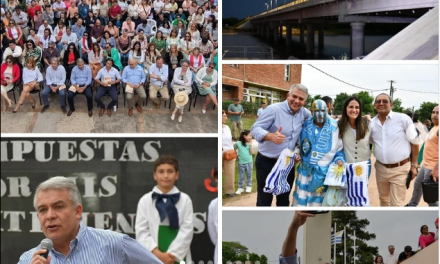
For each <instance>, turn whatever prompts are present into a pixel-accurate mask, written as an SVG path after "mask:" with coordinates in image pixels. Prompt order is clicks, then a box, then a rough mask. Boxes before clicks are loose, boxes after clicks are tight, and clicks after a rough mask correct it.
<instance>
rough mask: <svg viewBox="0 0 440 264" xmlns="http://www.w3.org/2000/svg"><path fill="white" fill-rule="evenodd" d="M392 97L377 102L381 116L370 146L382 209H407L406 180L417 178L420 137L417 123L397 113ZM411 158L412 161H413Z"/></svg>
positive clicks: (375, 123) (373, 126) (384, 96)
mask: <svg viewBox="0 0 440 264" xmlns="http://www.w3.org/2000/svg"><path fill="white" fill-rule="evenodd" d="M392 107H393V103H392V100H391V98H390V96H389V95H388V94H385V93H382V94H379V95H378V96H377V97H376V99H375V101H374V108H375V109H376V111H377V113H378V114H377V116H376V117H374V118H373V119H372V121H371V136H370V142H371V143H373V144H374V157H375V158H376V163H375V166H374V167H375V169H376V181H377V189H378V192H379V199H380V205H381V206H390V205H391V206H403V205H405V204H404V202H405V197H406V178H407V175H408V172H409V171H411V173H412V178H413V179H414V178H415V177H416V176H417V169H416V167H417V156H418V154H419V145H418V144H420V143H419V136H418V134H417V131H416V128H415V126H414V123H413V121H412V120H411V118H409V117H408V116H407V115H405V114H401V113H394V112H393V111H391V108H392ZM410 155H411V157H410Z"/></svg>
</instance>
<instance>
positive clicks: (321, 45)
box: [318, 25, 324, 53]
mask: <svg viewBox="0 0 440 264" xmlns="http://www.w3.org/2000/svg"><path fill="white" fill-rule="evenodd" d="M323 50H324V25H319V35H318V51H319V53H322V52H323Z"/></svg>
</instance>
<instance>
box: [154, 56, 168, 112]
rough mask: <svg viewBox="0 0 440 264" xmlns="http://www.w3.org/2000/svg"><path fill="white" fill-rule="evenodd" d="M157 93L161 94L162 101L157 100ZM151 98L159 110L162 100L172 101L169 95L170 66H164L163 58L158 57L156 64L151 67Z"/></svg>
mask: <svg viewBox="0 0 440 264" xmlns="http://www.w3.org/2000/svg"><path fill="white" fill-rule="evenodd" d="M157 92H159V93H160V95H161V99H159V98H157ZM150 98H151V100H152V101H153V102H154V105H155V106H156V108H157V109H159V108H160V102H161V100H162V101H168V99H170V95H169V93H168V66H164V65H163V58H162V57H161V56H159V57H157V58H156V63H154V64H152V65H151V67H150Z"/></svg>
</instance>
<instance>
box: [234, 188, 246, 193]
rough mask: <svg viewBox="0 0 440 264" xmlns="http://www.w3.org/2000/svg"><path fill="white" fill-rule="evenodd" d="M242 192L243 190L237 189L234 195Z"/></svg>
mask: <svg viewBox="0 0 440 264" xmlns="http://www.w3.org/2000/svg"><path fill="white" fill-rule="evenodd" d="M242 192H244V189H243V188H238V190H237V191H236V192H235V194H241V193H242Z"/></svg>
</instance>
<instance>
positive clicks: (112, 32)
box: [104, 21, 119, 38]
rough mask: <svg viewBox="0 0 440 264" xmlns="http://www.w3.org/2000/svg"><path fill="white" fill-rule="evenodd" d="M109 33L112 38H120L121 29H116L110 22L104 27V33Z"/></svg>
mask: <svg viewBox="0 0 440 264" xmlns="http://www.w3.org/2000/svg"><path fill="white" fill-rule="evenodd" d="M105 31H108V32H109V33H110V36H112V37H113V38H118V37H119V29H118V27H116V26H115V25H114V24H113V22H112V21H108V23H107V25H106V26H105V27H104V32H105Z"/></svg>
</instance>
